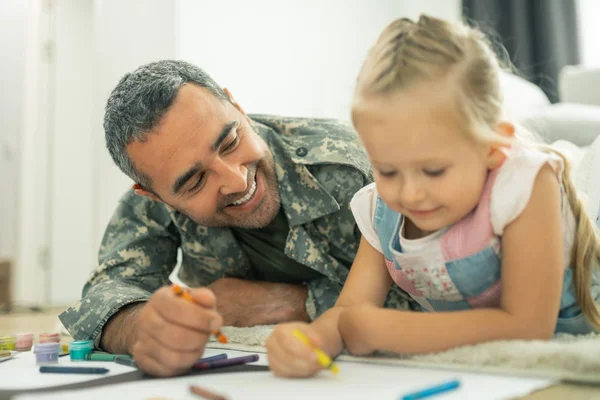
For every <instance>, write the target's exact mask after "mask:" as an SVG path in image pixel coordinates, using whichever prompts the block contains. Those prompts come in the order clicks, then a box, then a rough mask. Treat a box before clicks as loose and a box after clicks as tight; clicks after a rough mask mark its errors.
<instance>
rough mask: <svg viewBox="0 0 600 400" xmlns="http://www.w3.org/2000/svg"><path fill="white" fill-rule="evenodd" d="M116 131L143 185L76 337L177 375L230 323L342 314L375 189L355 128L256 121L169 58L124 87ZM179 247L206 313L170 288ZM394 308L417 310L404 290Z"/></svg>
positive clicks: (66, 316) (200, 75)
mask: <svg viewBox="0 0 600 400" xmlns="http://www.w3.org/2000/svg"><path fill="white" fill-rule="evenodd" d="M104 128H105V132H106V143H107V147H108V149H109V152H110V154H111V156H112V158H113V160H114V161H115V163H116V164H117V165H118V166H119V168H121V170H122V171H123V172H124V173H125V174H127V175H128V176H129V177H131V178H132V179H133V180H134V181H135V182H137V183H136V184H135V185H134V187H133V190H131V191H129V192H128V193H127V194H125V196H124V197H123V198H122V200H121V202H120V204H119V206H118V207H117V210H116V212H115V214H114V216H113V218H112V220H111V222H110V224H109V225H108V227H107V230H106V233H105V236H104V239H103V242H102V245H101V248H100V252H99V262H100V265H99V267H98V268H97V269H96V270H95V271H94V272H93V274H92V275H91V277H90V278H89V280H88V282H87V283H86V285H85V287H84V289H83V298H82V299H81V301H79V302H78V303H77V304H75V305H74V306H72V307H70V308H69V309H68V310H66V311H65V312H64V313H63V314H61V315H60V319H61V321H62V322H63V324H64V325H65V326H66V328H67V329H68V330H69V332H70V333H71V334H72V335H73V337H74V338H75V339H78V340H82V339H92V340H94V341H95V343H96V346H97V347H99V348H102V349H105V350H107V351H110V352H113V353H131V354H133V356H134V357H135V359H136V362H137V364H138V365H139V366H140V368H142V369H143V370H145V371H146V372H148V373H150V374H153V375H157V376H169V375H174V374H178V373H181V372H184V371H185V370H186V369H188V368H189V367H190V366H191V365H192V364H193V363H194V362H195V361H196V360H197V359H198V358H200V357H201V355H202V353H203V351H204V347H205V345H206V342H207V341H208V340H209V337H210V334H211V332H213V331H214V330H216V329H218V328H220V326H221V325H222V324H225V325H234V326H252V325H259V324H274V323H279V322H284V321H291V320H304V321H308V320H310V319H312V318H315V317H316V316H318V315H320V314H321V313H322V312H324V311H325V310H326V309H328V308H330V307H331V306H333V304H334V303H335V300H336V299H337V296H338V294H339V292H340V290H341V287H342V285H343V283H344V281H345V279H346V276H347V274H348V270H349V267H350V265H351V263H352V260H353V258H354V256H355V254H356V250H357V247H358V243H359V240H360V233H359V231H358V229H357V227H356V225H355V223H354V220H353V217H352V214H351V212H350V209H349V202H350V200H351V198H352V196H353V194H354V193H355V192H356V191H357V190H359V189H360V188H361V187H363V186H365V185H366V184H368V183H369V182H371V172H370V167H369V164H368V160H367V158H366V156H365V154H364V152H363V150H362V147H361V146H360V143H359V142H358V139H357V137H356V136H355V133H354V132H353V130H352V129H351V128H350V127H349V126H348V125H346V124H342V123H340V122H337V121H332V120H312V119H300V118H278V117H268V116H253V117H252V118H250V117H248V116H246V114H245V113H244V111H243V109H242V108H241V107H240V105H239V104H238V103H237V102H236V101H235V100H234V99H233V97H232V96H231V94H230V93H229V91H228V90H226V89H225V90H223V89H221V88H220V87H219V86H218V85H217V84H216V83H215V82H214V81H213V80H212V79H211V78H210V77H209V76H207V75H206V74H205V73H204V72H203V71H202V70H201V69H199V68H197V67H195V66H193V65H190V64H188V63H185V62H181V61H160V62H156V63H152V64H148V65H145V66H142V67H140V68H138V69H137V70H136V71H134V72H133V73H130V74H127V75H125V77H123V78H122V79H121V81H120V82H119V84H118V85H117V87H116V88H115V89H114V91H113V92H112V94H111V96H110V98H109V100H108V103H107V106H106V114H105V118H104ZM178 249H181V254H182V257H181V267H180V272H179V279H181V281H183V282H185V283H186V284H187V285H188V286H190V287H191V288H193V289H191V292H190V293H191V295H192V296H193V297H194V300H195V303H190V302H186V301H184V300H182V299H180V298H177V297H176V296H175V295H174V294H173V293H172V292H171V291H170V290H169V288H168V287H167V286H165V285H168V284H169V274H170V273H171V272H172V270H173V268H174V267H175V264H176V259H177V250H178ZM388 305H390V306H394V307H406V300H404V297H403V296H402V294H401V293H400V292H398V291H396V292H393V293H392V294H391V295H390V296H389V298H388Z"/></svg>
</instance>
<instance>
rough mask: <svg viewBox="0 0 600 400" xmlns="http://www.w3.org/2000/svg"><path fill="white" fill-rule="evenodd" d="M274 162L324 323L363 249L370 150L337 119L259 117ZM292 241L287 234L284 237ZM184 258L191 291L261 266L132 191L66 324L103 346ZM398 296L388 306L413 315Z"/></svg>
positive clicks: (315, 309)
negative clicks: (107, 329) (360, 200)
mask: <svg viewBox="0 0 600 400" xmlns="http://www.w3.org/2000/svg"><path fill="white" fill-rule="evenodd" d="M251 118H252V120H253V127H254V129H255V130H256V132H257V133H258V134H259V135H260V136H261V137H262V138H263V139H264V140H265V141H266V143H267V144H268V146H269V148H270V149H271V152H272V153H273V158H274V160H275V170H276V171H275V172H276V176H277V181H278V183H279V193H280V197H281V205H282V207H283V209H284V212H285V214H286V216H287V219H288V223H289V227H290V230H289V233H287V241H286V246H285V254H286V255H287V256H288V257H291V258H292V259H294V260H296V261H297V262H299V263H301V264H303V265H306V266H308V267H310V268H313V269H315V270H316V271H318V272H320V273H322V274H323V275H324V276H323V278H318V279H314V280H312V281H310V282H307V283H306V285H307V287H308V300H307V302H306V310H307V312H308V314H309V315H310V317H311V318H315V317H317V316H318V315H320V314H321V313H323V312H324V311H326V310H327V309H329V308H330V307H332V306H333V305H334V303H335V301H336V299H337V297H338V295H339V293H340V291H341V288H342V285H343V283H344V281H345V280H346V276H347V275H348V271H349V268H350V266H351V264H352V261H353V259H354V256H355V255H356V251H357V249H358V244H359V242H360V231H359V230H358V228H357V226H356V224H355V222H354V218H353V216H352V212H351V211H350V206H349V203H350V200H351V199H352V196H353V195H354V193H355V192H357V191H358V190H359V189H360V188H362V187H363V186H365V185H367V184H368V183H370V182H371V181H372V175H371V169H370V165H369V162H368V159H367V156H366V154H365V153H364V150H363V149H362V146H361V144H360V142H359V140H358V138H357V136H356V134H355V132H354V131H353V130H352V128H351V127H350V126H349V125H348V124H345V123H342V122H340V121H335V120H324V119H302V118H282V117H272V116H264V115H256V116H252V117H251ZM284 234H285V233H284ZM179 248H180V249H181V254H182V259H181V268H180V271H179V278H180V279H181V280H182V281H183V282H185V283H186V284H187V285H189V286H193V287H196V286H203V285H208V284H210V283H212V282H214V281H215V280H217V279H219V278H222V277H239V278H245V279H252V268H251V265H250V262H249V260H248V257H247V256H246V255H245V254H244V252H243V251H242V249H241V248H240V245H239V244H238V242H237V240H236V238H235V237H234V235H233V233H232V231H231V229H229V228H207V227H205V226H200V225H198V224H196V223H195V222H194V221H192V220H191V219H189V218H188V217H186V216H185V215H182V214H180V213H179V212H177V211H174V210H173V209H171V208H170V207H168V206H166V205H164V204H162V203H158V202H154V201H152V200H150V199H149V198H147V197H141V196H137V195H135V194H134V193H133V191H129V192H127V193H126V194H125V195H124V196H123V198H122V199H121V201H120V203H119V205H118V207H117V209H116V211H115V213H114V215H113V217H112V219H111V221H110V223H109V225H108V227H107V229H106V232H105V234H104V238H103V241H102V244H101V247H100V251H99V266H98V267H97V268H96V269H95V270H94V271H93V273H92V274H91V276H90V278H89V279H88V281H87V283H86V284H85V286H84V288H83V298H82V299H81V300H80V301H79V302H77V303H76V304H74V305H73V306H71V307H69V308H68V309H67V310H66V311H65V312H63V313H62V314H61V315H60V316H59V318H60V320H61V321H62V322H63V324H64V325H65V327H66V328H67V330H68V331H69V332H70V333H71V335H73V337H74V338H75V339H76V340H95V341H96V343H97V344H98V343H99V339H100V335H101V332H102V328H103V326H104V324H105V323H106V321H107V320H108V319H109V318H110V317H111V316H112V315H113V314H114V313H116V312H117V311H118V310H119V309H120V308H121V307H123V306H125V305H127V304H129V303H133V302H138V301H145V300H147V299H149V297H150V296H151V295H152V293H153V292H154V291H155V290H156V289H158V288H159V287H161V286H163V285H165V284H168V283H169V282H168V277H169V274H170V273H171V272H172V271H173V269H174V267H175V265H176V262H177V250H178V249H179ZM405 299H406V297H405V295H404V293H401V292H399V291H398V290H397V289H394V290H392V292H391V293H390V295H389V296H388V301H387V305H388V306H391V307H396V308H406V305H407V303H406V300H405Z"/></svg>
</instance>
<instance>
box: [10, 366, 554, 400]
mask: <svg viewBox="0 0 600 400" xmlns="http://www.w3.org/2000/svg"><path fill="white" fill-rule="evenodd" d="M232 356H233V355H232ZM263 362H264V361H263ZM339 366H340V369H341V372H340V374H339V375H338V376H333V375H331V374H330V373H329V372H327V371H324V372H322V373H321V374H320V375H319V376H318V377H316V378H313V379H302V380H298V379H280V378H276V377H274V376H273V375H272V374H271V373H270V372H241V373H227V374H210V375H205V376H193V377H183V378H174V379H157V380H151V381H143V382H134V383H127V384H118V385H114V386H106V387H99V388H92V389H84V390H77V391H71V392H55V393H48V394H39V395H33V394H32V395H21V396H18V397H16V399H17V400H39V399H48V400H59V399H60V400H76V399H77V400H79V399H89V400H96V399H97V400H104V399H107V398H112V399H120V398H127V399H149V398H164V399H189V400H198V398H199V397H197V396H195V395H192V394H190V393H189V385H190V384H194V385H197V386H201V387H203V388H206V389H209V390H211V391H214V392H217V393H220V394H222V395H225V396H227V397H228V398H229V399H265V398H269V399H270V398H275V399H277V398H285V399H290V400H293V399H313V398H314V399H328V400H332V399H335V398H336V397H338V398H339V397H340V396H343V398H344V400H346V399H367V398H369V399H371V398H372V399H378V400H379V399H381V400H385V399H390V400H391V399H394V400H397V399H398V398H399V397H400V396H401V395H403V394H406V393H409V392H412V391H414V390H419V389H422V388H424V387H428V386H432V385H436V384H439V383H443V382H446V381H449V380H452V379H459V380H460V382H461V387H460V388H459V389H458V390H455V391H452V392H448V393H446V394H443V395H439V396H437V397H436V400H438V399H439V400H451V399H455V400H459V399H460V400H465V399H477V400H482V399H507V398H513V397H518V396H523V395H526V394H528V393H531V392H532V391H535V390H538V389H541V388H544V387H547V386H549V385H551V384H552V383H553V381H551V380H547V379H534V378H516V377H503V376H493V375H485V374H473V373H464V372H462V373H459V372H451V371H438V370H426V369H418V368H408V367H398V366H387V365H373V364H359V363H353V362H340V363H339Z"/></svg>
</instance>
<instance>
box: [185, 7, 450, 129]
mask: <svg viewBox="0 0 600 400" xmlns="http://www.w3.org/2000/svg"><path fill="white" fill-rule="evenodd" d="M421 12H427V13H430V14H432V15H435V16H440V17H444V18H449V19H453V20H457V19H458V18H460V1H459V0H422V1H419V2H416V1H406V0H405V1H399V0H377V1H372V0H327V1H322V0H287V1H279V0H253V1H221V2H215V1H210V0H205V1H196V0H179V1H178V7H177V23H176V27H177V56H178V57H179V58H182V59H185V60H187V61H190V62H193V63H195V64H197V65H199V66H201V67H202V68H203V69H205V70H206V72H208V73H209V74H210V75H212V76H213V78H215V80H216V81H217V82H219V83H220V84H221V85H222V86H225V87H228V88H229V89H230V90H231V91H232V93H233V95H234V96H235V97H236V98H237V100H238V101H239V102H240V104H241V105H242V106H243V107H244V108H245V110H246V112H251V113H269V114H280V115H295V116H313V117H334V118H342V119H348V117H349V105H350V101H351V96H352V91H353V88H354V81H355V79H356V76H357V74H358V72H359V69H360V66H361V64H362V61H363V59H364V58H365V56H366V54H367V51H368V49H369V48H370V46H371V45H372V44H373V43H374V41H375V40H376V39H377V36H378V35H379V33H380V32H381V31H382V29H383V28H384V27H385V26H386V25H387V24H388V23H389V22H391V21H392V20H393V19H396V18H398V17H410V18H417V17H418V15H419V14H420V13H421Z"/></svg>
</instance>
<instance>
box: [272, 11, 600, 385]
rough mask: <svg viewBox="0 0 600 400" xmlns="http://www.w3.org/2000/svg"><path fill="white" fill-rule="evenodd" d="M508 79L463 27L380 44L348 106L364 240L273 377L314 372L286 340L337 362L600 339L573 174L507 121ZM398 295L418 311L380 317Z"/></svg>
mask: <svg viewBox="0 0 600 400" xmlns="http://www.w3.org/2000/svg"><path fill="white" fill-rule="evenodd" d="M499 74H500V67H499V63H498V60H497V58H496V56H495V54H494V52H493V51H492V50H491V48H490V45H489V43H488V42H487V40H486V38H485V36H484V35H483V34H482V33H481V32H479V31H477V30H476V29H473V28H470V27H467V26H465V25H461V24H451V23H448V22H445V21H442V20H438V19H435V18H431V17H427V16H422V17H421V18H420V19H419V21H418V22H416V23H415V22H413V21H410V20H407V19H400V20H397V21H394V22H393V23H392V24H391V25H389V26H388V27H387V28H386V29H385V31H384V32H383V33H382V35H381V36H380V38H379V40H378V42H377V43H376V45H375V47H374V48H373V49H372V51H371V52H370V54H369V56H368V58H367V60H366V62H365V64H364V66H363V69H362V70H361V73H360V75H359V77H358V84H357V89H356V93H355V99H354V103H353V107H352V118H353V122H354V125H355V127H356V130H357V131H358V133H359V135H360V137H361V140H362V142H363V144H364V146H365V148H366V150H367V152H368V154H369V158H370V160H371V162H372V165H373V170H374V173H375V184H372V185H369V186H367V187H365V188H363V189H362V190H361V191H359V192H358V193H357V194H356V195H355V197H354V199H353V201H352V204H351V207H352V210H353V212H354V215H355V218H356V221H357V224H358V226H359V228H360V230H361V232H362V235H363V239H362V241H361V244H360V247H359V250H358V254H357V256H356V259H355V261H354V264H353V266H352V269H351V271H350V274H349V275H348V278H347V281H346V284H345V285H344V288H343V290H342V293H341V295H340V297H339V299H338V301H337V303H336V306H335V307H334V308H332V309H330V310H328V311H327V312H326V313H324V314H323V315H322V316H321V317H320V318H318V319H317V320H315V321H314V322H313V323H312V324H310V325H309V324H302V323H290V324H283V325H280V326H278V327H277V328H276V329H275V330H274V332H273V334H272V335H271V337H270V338H269V339H268V341H267V350H268V357H269V362H270V365H271V369H272V370H273V372H274V373H275V374H276V375H280V376H311V375H313V374H315V373H316V372H317V371H318V370H319V369H321V367H319V364H318V363H317V361H316V355H315V354H314V352H313V351H312V350H311V349H310V348H309V347H308V346H306V345H305V344H303V343H302V342H301V341H299V340H298V339H297V338H296V337H295V336H294V335H293V334H292V330H293V329H300V330H301V331H303V332H304V333H305V334H307V335H308V337H309V338H310V339H311V341H312V342H313V344H314V345H317V346H320V347H322V348H323V349H324V350H325V351H326V352H327V353H329V354H330V355H332V356H335V355H337V354H339V353H340V352H341V351H342V350H343V348H344V347H347V348H348V349H349V350H350V351H351V352H352V353H353V354H368V353H371V352H373V351H375V350H382V351H391V352H397V353H424V352H436V351H441V350H445V349H448V348H451V347H454V346H461V345H468V344H475V343H480V342H484V341H490V340H498V339H548V338H550V337H551V336H552V335H553V333H555V332H567V333H574V334H582V333H588V332H592V331H594V330H596V329H598V328H599V327H600V314H599V311H598V306H597V302H599V300H600V279H599V278H600V274H598V265H599V264H598V263H599V261H600V241H599V239H598V236H597V233H596V227H595V223H594V221H593V220H592V219H591V218H590V216H589V215H588V212H586V210H585V206H584V205H583V204H582V201H581V199H580V198H579V197H578V195H577V193H576V191H575V187H574V184H573V182H572V179H571V176H570V171H569V164H568V163H567V161H566V159H564V157H562V156H561V155H560V154H558V153H556V152H554V151H552V150H550V149H549V148H544V147H542V146H540V145H535V144H532V143H529V142H528V141H526V140H525V139H523V138H522V137H521V136H522V135H521V132H518V133H517V134H515V133H516V128H515V125H513V124H512V123H510V122H508V121H507V120H505V119H503V118H504V116H503V115H502V94H501V90H500V85H499ZM593 147H595V148H596V149H600V141H597V143H595V144H594V146H593ZM598 159H600V156H599V158H598ZM597 209H598V205H597V203H596V206H595V208H594V210H597ZM391 284H396V285H398V286H400V288H402V289H403V290H404V291H406V292H407V293H408V294H409V295H410V296H411V297H412V299H413V300H414V301H415V307H414V309H415V310H413V311H403V310H393V309H385V308H382V305H383V302H384V300H385V298H386V294H387V292H388V290H389V288H390V285H391ZM414 311H429V312H414Z"/></svg>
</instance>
